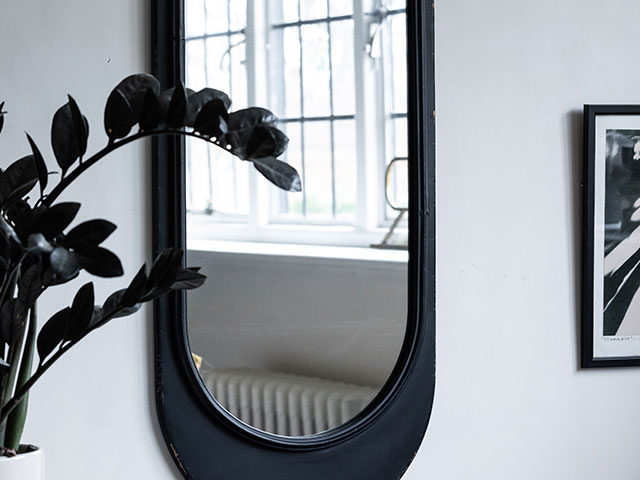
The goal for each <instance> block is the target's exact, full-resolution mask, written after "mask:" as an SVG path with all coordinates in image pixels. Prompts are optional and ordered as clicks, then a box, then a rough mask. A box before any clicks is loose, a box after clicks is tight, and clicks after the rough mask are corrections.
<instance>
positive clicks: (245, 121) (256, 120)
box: [229, 107, 278, 131]
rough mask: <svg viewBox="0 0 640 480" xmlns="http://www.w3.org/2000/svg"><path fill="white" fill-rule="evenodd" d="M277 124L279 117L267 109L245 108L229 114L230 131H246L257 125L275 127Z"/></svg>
mask: <svg viewBox="0 0 640 480" xmlns="http://www.w3.org/2000/svg"><path fill="white" fill-rule="evenodd" d="M277 122H278V119H277V117H276V116H275V115H274V114H273V113H271V112H270V111H269V110H267V109H266V108H259V107H251V108H245V109H242V110H238V111H237V112H233V113H230V114H229V131H232V130H245V129H247V128H253V127H255V126H256V125H265V126H270V127H275V126H276V123H277Z"/></svg>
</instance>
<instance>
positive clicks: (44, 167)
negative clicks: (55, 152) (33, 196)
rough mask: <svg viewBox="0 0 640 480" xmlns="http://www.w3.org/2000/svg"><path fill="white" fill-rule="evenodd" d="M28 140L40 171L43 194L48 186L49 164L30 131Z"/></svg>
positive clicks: (41, 192) (37, 168)
mask: <svg viewBox="0 0 640 480" xmlns="http://www.w3.org/2000/svg"><path fill="white" fill-rule="evenodd" d="M27 140H28V141H29V145H30V146H31V151H32V152H33V159H34V162H35V167H36V172H37V173H38V181H39V182H40V194H41V195H42V194H43V193H44V189H45V188H47V181H48V178H49V171H48V170H47V164H46V163H45V161H44V158H43V157H42V153H40V149H39V148H38V146H37V145H36V143H35V142H34V141H33V139H32V138H31V137H30V136H29V134H28V133H27Z"/></svg>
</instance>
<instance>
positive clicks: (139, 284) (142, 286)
mask: <svg viewBox="0 0 640 480" xmlns="http://www.w3.org/2000/svg"><path fill="white" fill-rule="evenodd" d="M146 285H147V273H146V265H143V266H142V268H140V270H138V273H137V274H136V276H135V277H133V280H131V283H130V284H129V286H128V287H127V289H126V291H125V292H124V295H123V296H122V300H121V305H122V306H123V307H132V306H134V305H135V304H137V303H139V302H140V298H141V297H142V295H143V294H144V292H145V290H146Z"/></svg>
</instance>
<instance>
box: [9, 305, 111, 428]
mask: <svg viewBox="0 0 640 480" xmlns="http://www.w3.org/2000/svg"><path fill="white" fill-rule="evenodd" d="M120 311H122V308H119V309H118V310H116V311H115V312H113V313H112V314H111V315H110V316H109V317H107V318H105V319H103V320H102V321H100V322H99V323H97V324H96V325H94V326H93V327H92V328H91V329H89V330H87V331H86V332H84V333H82V334H81V335H80V336H78V337H77V338H75V339H73V340H72V341H70V342H69V343H67V344H66V345H63V346H62V347H60V348H59V349H58V350H57V351H56V352H55V353H54V354H53V355H52V356H51V357H50V358H49V360H47V361H46V362H42V363H40V365H39V366H38V368H37V369H36V371H35V373H34V374H33V375H32V376H31V377H30V378H29V380H27V381H26V382H25V383H24V385H22V387H20V388H19V389H17V390H16V392H15V394H14V396H13V397H12V398H11V399H9V400H8V401H7V402H5V403H4V404H3V405H2V409H1V410H0V425H1V424H2V423H3V422H4V421H5V420H6V419H7V417H8V416H9V415H10V414H11V412H13V410H14V409H15V408H16V407H17V406H18V405H19V404H20V402H21V401H22V400H23V399H24V398H25V396H26V395H27V394H28V393H29V390H30V389H31V387H33V385H34V384H35V383H36V382H37V381H38V380H39V379H40V377H42V375H43V374H44V373H45V372H46V371H47V370H49V368H50V367H51V365H53V364H54V363H55V362H56V361H57V360H58V359H59V358H60V357H61V356H62V355H64V354H65V353H66V352H68V351H69V350H70V349H71V348H73V346H74V345H75V344H76V343H78V342H79V341H80V340H82V339H83V338H84V337H86V336H87V335H89V334H90V333H91V332H93V331H94V330H96V329H98V328H100V327H102V326H103V325H104V324H106V323H107V322H108V321H109V320H111V319H112V318H114V317H115V316H116V315H117V314H118V313H119V312H120Z"/></svg>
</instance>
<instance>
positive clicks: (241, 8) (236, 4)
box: [229, 0, 247, 31]
mask: <svg viewBox="0 0 640 480" xmlns="http://www.w3.org/2000/svg"><path fill="white" fill-rule="evenodd" d="M229 6H230V7H231V8H230V11H229V17H230V20H231V22H230V28H231V30H233V31H237V30H242V29H243V28H245V27H246V26H247V2H246V0H232V1H230V2H229Z"/></svg>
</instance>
